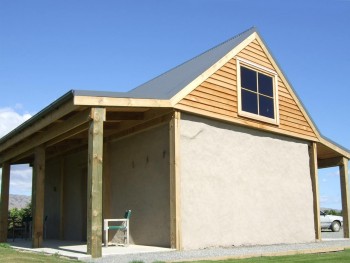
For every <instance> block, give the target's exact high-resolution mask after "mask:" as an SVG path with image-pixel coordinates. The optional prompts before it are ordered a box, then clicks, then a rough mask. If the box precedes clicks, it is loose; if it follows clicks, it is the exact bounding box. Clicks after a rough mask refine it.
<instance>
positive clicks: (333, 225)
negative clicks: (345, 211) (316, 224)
mask: <svg viewBox="0 0 350 263" xmlns="http://www.w3.org/2000/svg"><path fill="white" fill-rule="evenodd" d="M320 221H321V229H331V230H332V231H333V232H339V230H340V228H341V227H342V226H343V217H342V216H333V215H327V214H326V213H325V212H323V211H321V212H320Z"/></svg>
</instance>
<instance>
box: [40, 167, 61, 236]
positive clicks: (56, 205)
mask: <svg viewBox="0 0 350 263" xmlns="http://www.w3.org/2000/svg"><path fill="white" fill-rule="evenodd" d="M60 187H61V185H60V163H59V162H58V161H56V160H54V161H48V162H47V163H46V169H45V200H44V211H45V212H44V216H47V221H46V227H47V229H46V234H47V238H48V239H57V238H58V237H59V230H60V229H59V227H58V226H59V225H60Z"/></svg>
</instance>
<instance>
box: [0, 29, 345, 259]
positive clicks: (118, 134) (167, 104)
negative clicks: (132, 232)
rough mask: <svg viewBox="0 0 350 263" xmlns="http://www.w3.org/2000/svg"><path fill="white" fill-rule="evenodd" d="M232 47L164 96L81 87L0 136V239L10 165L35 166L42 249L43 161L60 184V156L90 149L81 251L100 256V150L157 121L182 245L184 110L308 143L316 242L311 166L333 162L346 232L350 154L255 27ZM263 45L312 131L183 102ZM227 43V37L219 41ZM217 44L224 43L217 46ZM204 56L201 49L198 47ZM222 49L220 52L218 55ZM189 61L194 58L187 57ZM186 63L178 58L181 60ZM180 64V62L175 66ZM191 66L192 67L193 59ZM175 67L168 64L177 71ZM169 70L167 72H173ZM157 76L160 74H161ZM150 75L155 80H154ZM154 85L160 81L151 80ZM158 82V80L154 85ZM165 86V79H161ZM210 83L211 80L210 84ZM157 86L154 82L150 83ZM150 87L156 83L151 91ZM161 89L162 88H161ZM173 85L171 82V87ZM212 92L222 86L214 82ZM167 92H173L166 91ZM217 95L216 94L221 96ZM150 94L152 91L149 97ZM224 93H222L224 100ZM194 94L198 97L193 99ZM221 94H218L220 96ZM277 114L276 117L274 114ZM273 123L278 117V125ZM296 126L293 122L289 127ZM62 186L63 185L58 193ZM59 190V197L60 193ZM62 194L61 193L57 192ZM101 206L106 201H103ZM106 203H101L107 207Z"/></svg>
mask: <svg viewBox="0 0 350 263" xmlns="http://www.w3.org/2000/svg"><path fill="white" fill-rule="evenodd" d="M231 41H232V43H233V46H232V48H231V49H230V50H228V51H227V52H226V53H225V55H220V57H218V60H217V61H216V62H215V63H212V64H211V65H210V66H209V67H208V68H206V69H205V70H202V71H201V73H200V74H197V75H196V76H194V77H193V78H192V79H191V80H190V81H187V82H186V84H184V85H183V86H181V88H178V90H177V92H176V94H171V92H170V91H169V94H171V95H169V96H168V97H162V96H159V98H158V97H157V98H152V99H148V96H146V97H147V98H142V97H140V96H141V95H139V94H138V95H137V96H136V95H135V96H132V94H133V93H132V92H131V93H130V94H129V93H125V94H120V93H118V94H117V93H116V94H115V93H104V92H101V93H99V92H87V91H70V92H68V93H66V94H65V95H63V96H62V97H61V98H59V99H58V100H57V101H55V102H53V103H52V104H50V105H49V106H48V107H46V108H45V109H43V110H42V111H40V112H39V113H38V114H36V115H35V116H33V117H32V118H31V119H29V120H28V121H27V122H25V123H23V124H22V125H21V126H19V127H18V128H16V129H15V130H13V131H12V132H10V133H9V134H8V135H6V136H4V137H3V138H1V139H0V166H1V167H2V185H1V202H0V242H4V241H6V235H7V233H6V227H7V211H8V197H9V181H10V166H11V164H26V163H29V164H32V165H33V174H34V176H33V194H32V203H33V213H34V215H33V218H34V229H33V236H32V245H33V247H40V246H41V245H42V238H43V208H44V182H45V162H46V161H47V160H50V159H52V158H60V159H61V170H60V175H61V177H60V178H61V184H62V186H63V185H64V182H63V181H64V179H63V178H64V176H63V174H64V166H65V164H64V161H63V158H62V156H64V155H66V154H68V153H73V152H77V151H80V150H81V149H88V160H87V166H86V167H87V179H88V199H87V204H86V205H87V253H88V254H91V255H92V257H101V256H102V247H101V242H102V218H103V217H108V216H109V215H110V211H109V208H108V207H109V205H108V204H109V203H110V200H109V197H108V194H106V195H102V192H103V193H110V191H111V189H109V182H110V180H111V179H110V178H111V171H109V167H108V163H110V161H111V160H109V159H108V156H107V155H106V154H105V153H106V152H107V149H106V148H107V147H108V142H113V141H115V140H119V139H121V138H124V137H127V136H131V135H134V134H137V133H139V132H141V131H144V130H147V129H150V128H152V127H157V126H159V125H163V124H165V123H167V124H168V127H169V149H170V162H169V172H170V178H169V179H170V193H169V195H170V204H169V205H170V244H171V247H172V248H176V249H179V250H180V249H182V244H181V231H182V230H181V196H180V193H181V191H180V190H181V189H180V186H181V175H180V164H181V156H180V150H179V149H180V125H181V112H189V113H191V114H195V115H201V116H205V117H207V118H212V119H217V120H220V121H223V122H227V123H231V124H234V125H242V126H247V127H250V128H252V129H258V130H264V131H267V132H272V133H277V134H283V135H285V136H289V137H294V138H298V139H302V140H304V141H307V142H308V143H309V145H310V146H309V156H310V176H311V178H310V179H311V181H312V190H313V199H314V203H313V207H314V208H313V209H314V225H315V239H316V240H320V239H321V235H320V211H319V209H320V208H319V206H320V205H319V194H318V192H319V190H318V179H317V169H319V168H325V167H332V166H339V169H340V177H341V192H342V204H343V210H344V233H345V237H347V238H349V236H350V233H349V225H350V218H349V215H350V213H349V209H350V208H349V201H348V200H349V190H348V178H347V174H348V160H349V159H350V152H349V151H348V150H346V149H344V148H342V147H341V146H339V145H337V144H335V143H334V142H332V141H330V140H329V139H327V138H325V137H323V136H322V135H321V133H320V132H319V131H318V129H317V127H316V125H315V124H314V123H313V121H312V119H311V118H310V116H309V114H308V113H307V111H306V109H305V108H304V106H303V105H302V103H301V101H300V100H299V98H298V97H297V95H296V94H295V92H294V90H293V88H292V87H291V85H290V84H289V82H288V81H287V79H286V78H285V77H284V74H283V72H282V70H281V69H280V68H279V66H278V64H277V63H276V62H275V60H274V58H273V57H272V55H271V54H270V52H269V50H268V48H267V47H266V45H265V44H264V41H263V40H262V39H261V37H260V36H259V34H258V32H257V31H256V29H254V28H253V29H250V30H248V31H246V32H244V33H242V34H240V35H238V37H236V38H233V39H232V40H231ZM253 42H254V45H256V46H258V45H259V46H261V50H262V51H260V52H261V53H265V54H266V57H267V59H268V60H269V61H270V62H271V65H272V67H273V68H274V69H275V72H276V73H277V75H278V77H279V78H280V80H279V82H283V83H284V85H285V86H286V87H285V90H286V91H288V92H289V93H290V97H291V99H289V101H292V100H293V101H294V104H295V107H296V108H298V109H300V116H303V117H305V121H304V122H305V123H307V124H308V125H309V127H310V129H311V131H312V133H311V132H310V134H312V136H311V135H303V134H302V133H300V134H298V133H295V132H289V131H281V130H280V129H279V127H278V126H276V125H275V126H268V125H265V124H263V123H259V122H248V121H246V120H244V119H240V118H236V117H235V116H234V114H232V116H231V115H230V116H228V115H224V114H217V113H211V112H210V111H209V110H208V109H211V108H210V107H211V106H210V105H209V103H208V102H207V101H208V99H203V98H201V99H200V100H201V101H203V104H204V105H205V107H204V108H203V109H200V108H198V107H194V106H193V107H190V106H189V105H195V103H196V100H197V98H196V97H195V96H193V97H191V99H192V101H190V103H189V105H185V104H183V103H181V102H182V101H183V100H184V98H185V97H186V96H190V95H191V93H192V92H193V91H195V89H196V88H197V87H198V86H200V85H201V83H203V82H204V81H205V80H207V79H208V78H210V77H211V76H212V75H213V74H215V72H217V71H218V69H220V68H222V67H224V65H226V63H230V61H232V60H233V59H235V58H236V56H237V55H238V54H240V52H241V51H242V50H244V48H245V47H247V45H249V44H251V43H253ZM225 43H226V42H225ZM217 48H219V49H220V48H222V46H218V47H217ZM203 54H204V56H205V55H206V53H203ZM220 54H221V53H220ZM189 63H195V60H190V61H189ZM185 64H186V63H184V65H185ZM180 67H181V66H180ZM191 67H192V65H191ZM176 70H178V67H177V68H175V69H174V72H175V73H176ZM167 74H172V71H170V73H167ZM167 74H163V75H161V76H160V78H165V77H166V76H167ZM155 81H158V80H157V79H156V80H155ZM157 84H159V83H157ZM156 86H157V85H156ZM165 86H166V85H165ZM211 86H212V85H211ZM156 88H158V86H157V87H156ZM156 88H155V89H156ZM165 88H167V86H166V87H165ZM170 88H171V87H169V89H170ZM203 89H206V90H207V92H208V93H209V95H208V96H214V94H218V93H219V92H218V91H215V90H210V89H209V88H208V87H204V88H203ZM217 90H220V89H219V88H217ZM171 91H172V90H171ZM219 95H220V94H219ZM150 97H152V96H150ZM223 99H225V98H223ZM198 100H199V99H198ZM221 100H222V98H221ZM277 117H278V116H277ZM278 124H279V123H277V125H278ZM295 126H297V127H298V126H299V125H297V124H296V125H295ZM62 189H63V187H61V191H63V190H62ZM61 196H62V195H61ZM61 198H63V197H61ZM62 203H63V200H62V199H61V206H60V225H59V227H60V231H59V235H60V238H62V239H63V238H64V235H65V233H64V231H63V229H64V226H63V216H64V215H63V214H64V213H63V211H64V207H63V205H62ZM103 204H104V205H105V207H103ZM106 204H107V205H106Z"/></svg>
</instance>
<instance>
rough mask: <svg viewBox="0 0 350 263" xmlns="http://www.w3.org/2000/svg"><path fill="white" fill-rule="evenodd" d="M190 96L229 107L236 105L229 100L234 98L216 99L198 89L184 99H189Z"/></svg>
mask: <svg viewBox="0 0 350 263" xmlns="http://www.w3.org/2000/svg"><path fill="white" fill-rule="evenodd" d="M191 96H192V97H197V98H203V99H207V100H211V101H214V102H218V103H222V104H226V105H229V106H232V105H234V104H235V105H237V101H236V100H232V99H231V98H234V97H231V98H229V97H226V98H223V97H218V96H215V95H212V94H210V93H207V92H205V91H204V92H203V91H202V90H201V89H200V88H197V89H195V90H194V91H192V92H191V93H190V94H189V95H187V97H186V98H190V97H191Z"/></svg>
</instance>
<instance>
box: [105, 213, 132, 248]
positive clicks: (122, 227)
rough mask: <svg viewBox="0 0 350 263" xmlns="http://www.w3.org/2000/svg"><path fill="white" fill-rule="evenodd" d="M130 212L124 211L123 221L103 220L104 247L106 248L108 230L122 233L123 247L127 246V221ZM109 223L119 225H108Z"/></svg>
mask: <svg viewBox="0 0 350 263" xmlns="http://www.w3.org/2000/svg"><path fill="white" fill-rule="evenodd" d="M130 216H131V210H126V211H125V214H124V218H123V219H105V220H103V230H104V232H105V241H104V243H105V247H108V230H120V231H123V233H124V246H126V245H129V219H130ZM109 222H120V223H121V224H120V225H111V226H110V225H109Z"/></svg>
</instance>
